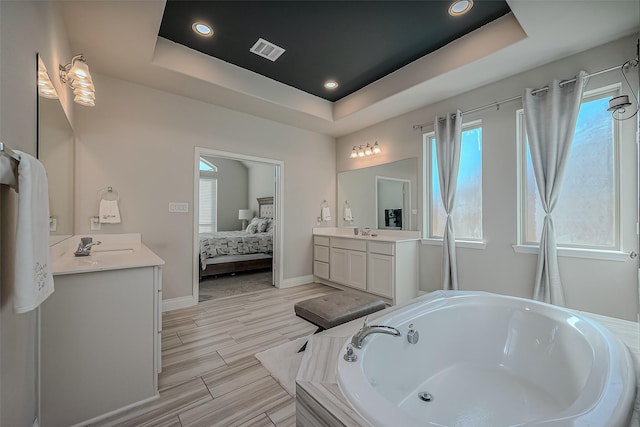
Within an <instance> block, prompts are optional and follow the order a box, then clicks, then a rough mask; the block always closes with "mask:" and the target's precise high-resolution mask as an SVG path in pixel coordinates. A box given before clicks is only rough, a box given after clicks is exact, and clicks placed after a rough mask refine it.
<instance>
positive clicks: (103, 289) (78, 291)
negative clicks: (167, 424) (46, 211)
mask: <svg viewBox="0 0 640 427" xmlns="http://www.w3.org/2000/svg"><path fill="white" fill-rule="evenodd" d="M80 237H81V236H73V237H71V238H69V239H67V240H65V241H63V242H60V243H58V244H56V245H54V246H52V247H51V255H52V269H53V275H54V282H55V292H54V293H53V294H52V295H51V296H50V297H49V298H48V299H47V300H46V301H45V302H44V303H43V304H42V306H41V333H40V336H41V340H40V342H41V345H40V359H41V362H40V364H41V402H42V403H41V422H40V425H41V426H43V427H50V426H62V425H65V426H68V425H76V424H86V423H87V422H88V421H90V420H91V421H95V420H97V419H100V418H103V417H104V416H107V415H108V414H111V413H114V412H117V411H119V410H122V409H124V408H127V407H131V406H134V405H136V404H139V403H143V402H145V401H148V400H150V399H153V398H155V397H157V395H158V381H157V378H158V373H159V372H160V370H161V363H160V341H161V340H160V338H161V337H160V334H161V327H162V321H161V315H162V310H161V303H162V270H161V268H160V266H161V265H163V264H164V261H163V260H162V259H161V258H159V257H158V256H157V255H156V254H154V253H153V252H152V251H151V250H150V249H149V248H147V247H146V246H145V245H144V244H142V242H141V237H140V234H118V235H115V234H114V235H94V236H91V237H92V238H93V240H94V241H96V240H99V241H101V242H102V244H100V245H97V246H93V247H92V248H91V254H90V255H89V256H84V257H75V256H74V254H73V252H74V251H75V250H76V248H77V246H78V242H79V241H80ZM82 237H84V236H82Z"/></svg>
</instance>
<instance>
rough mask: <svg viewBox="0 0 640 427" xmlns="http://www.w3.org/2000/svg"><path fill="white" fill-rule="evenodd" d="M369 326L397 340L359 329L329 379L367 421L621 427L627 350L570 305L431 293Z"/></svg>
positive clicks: (628, 389) (627, 395) (626, 412)
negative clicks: (361, 335) (383, 328)
mask: <svg viewBox="0 0 640 427" xmlns="http://www.w3.org/2000/svg"><path fill="white" fill-rule="evenodd" d="M372 323H375V324H384V325H389V326H394V327H396V328H398V329H399V330H400V331H401V333H402V336H400V337H394V336H391V335H383V334H372V335H369V336H368V337H367V338H366V339H365V342H364V345H363V347H362V349H360V350H358V349H355V350H354V352H355V354H356V355H357V356H358V360H357V361H355V362H347V361H345V360H344V359H343V357H342V354H341V355H340V360H339V361H338V382H339V385H340V389H341V390H342V392H343V393H344V395H345V396H346V397H347V399H348V400H349V402H350V403H351V404H352V405H353V407H354V408H355V409H356V410H357V411H358V412H359V413H360V415H361V416H362V417H363V418H364V419H366V420H367V421H369V422H370V423H371V424H372V425H374V426H389V427H397V426H403V427H410V426H450V427H453V426H456V427H462V426H470V427H471V426H473V427H482V426H487V427H500V426H520V425H531V426H594V427H595V426H597V427H604V426H620V427H626V426H628V425H629V422H630V419H631V415H632V411H633V401H634V398H635V374H634V370H633V365H632V361H631V357H630V355H629V352H628V350H627V348H626V347H625V346H624V344H622V343H621V342H620V341H619V340H618V338H616V337H615V336H613V335H612V334H611V333H610V332H609V331H608V330H607V329H605V328H604V327H602V326H600V325H599V324H598V323H596V322H594V321H592V320H590V319H588V318H586V317H583V316H582V315H580V314H578V313H576V312H574V311H571V310H567V309H563V308H560V307H556V306H552V305H548V304H544V303H539V302H535V301H532V300H528V299H521V298H514V297H506V296H500V295H494V294H490V293H485V292H456V291H438V292H434V298H433V299H430V300H429V301H427V302H425V303H424V304H420V305H417V306H412V307H409V308H407V309H406V310H400V311H395V312H393V313H391V314H390V315H388V316H385V317H382V318H380V319H377V320H376V321H375V322H372ZM409 324H414V328H415V330H417V331H418V332H419V340H418V342H417V343H415V344H411V343H409V342H408V340H407V331H408V326H409ZM345 344H346V343H345ZM421 393H422V394H421ZM427 394H428V395H427Z"/></svg>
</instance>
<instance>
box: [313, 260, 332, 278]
mask: <svg viewBox="0 0 640 427" xmlns="http://www.w3.org/2000/svg"><path fill="white" fill-rule="evenodd" d="M313 274H314V275H316V276H317V277H320V278H321V279H329V263H327V262H321V261H314V262H313Z"/></svg>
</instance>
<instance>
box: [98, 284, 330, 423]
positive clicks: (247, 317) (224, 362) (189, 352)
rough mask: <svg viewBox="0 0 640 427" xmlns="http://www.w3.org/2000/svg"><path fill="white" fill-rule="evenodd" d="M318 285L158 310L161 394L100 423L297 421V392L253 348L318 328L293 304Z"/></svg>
mask: <svg viewBox="0 0 640 427" xmlns="http://www.w3.org/2000/svg"><path fill="white" fill-rule="evenodd" d="M331 292H339V290H337V289H334V288H331V287H329V286H325V285H321V284H317V283H314V284H309V285H303V286H296V287H293V288H286V289H278V288H274V287H271V289H268V290H262V291H257V292H252V293H249V294H243V295H238V296H232V297H228V298H222V299H218V300H211V301H205V302H203V303H200V304H198V305H197V306H195V307H189V308H184V309H179V310H173V311H170V312H166V313H164V314H163V318H162V323H163V330H162V369H163V371H162V373H161V374H160V377H159V386H160V397H159V398H158V399H155V400H153V401H151V402H149V403H147V404H145V405H142V406H140V407H137V408H134V409H131V410H129V411H127V412H125V413H123V414H120V415H118V416H114V417H111V418H109V419H107V420H104V421H103V422H101V423H98V424H96V425H100V426H156V427H160V426H166V427H187V426H190V427H191V426H203V427H204V426H240V425H242V426H277V427H281V426H295V398H294V397H292V396H290V395H289V394H288V393H287V392H286V391H285V389H284V388H282V386H281V385H280V384H279V383H278V382H277V381H276V380H274V379H273V377H271V375H270V374H269V371H267V370H266V369H265V368H264V367H263V366H262V365H261V364H260V362H259V361H258V360H257V359H256V358H255V354H256V353H259V352H261V351H264V350H267V349H269V348H272V347H275V346H278V345H280V344H283V343H286V342H287V341H293V340H295V339H296V338H299V337H302V336H305V335H308V334H310V333H312V332H313V331H314V330H315V326H313V325H312V324H311V323H309V322H307V321H305V320H303V319H301V318H299V317H297V316H296V315H295V313H294V312H293V305H294V304H295V303H296V302H297V301H302V300H305V299H308V298H313V297H316V296H321V295H326V294H328V293H331Z"/></svg>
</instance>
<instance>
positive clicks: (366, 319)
mask: <svg viewBox="0 0 640 427" xmlns="http://www.w3.org/2000/svg"><path fill="white" fill-rule="evenodd" d="M367 326H369V315H368V314H367V315H366V316H365V317H364V324H363V325H362V327H363V328H366V327H367Z"/></svg>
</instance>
